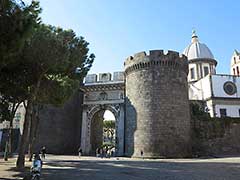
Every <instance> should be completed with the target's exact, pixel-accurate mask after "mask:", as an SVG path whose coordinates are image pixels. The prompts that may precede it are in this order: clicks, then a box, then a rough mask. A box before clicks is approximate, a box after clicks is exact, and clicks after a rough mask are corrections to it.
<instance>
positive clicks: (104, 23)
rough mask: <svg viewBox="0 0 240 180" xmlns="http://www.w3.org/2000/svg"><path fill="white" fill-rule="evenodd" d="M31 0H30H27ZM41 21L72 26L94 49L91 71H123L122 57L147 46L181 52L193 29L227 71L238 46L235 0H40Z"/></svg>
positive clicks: (238, 15) (239, 16)
mask: <svg viewBox="0 0 240 180" xmlns="http://www.w3.org/2000/svg"><path fill="white" fill-rule="evenodd" d="M26 1H29V0H26ZM40 5H41V7H42V8H43V12H42V14H41V17H42V21H43V22H44V23H47V24H52V25H55V26H60V27H63V28H65V29H73V30H74V31H75V32H76V33H77V35H79V36H83V37H85V39H86V40H87V41H88V42H89V43H90V46H89V47H90V51H91V52H93V53H94V54H95V55H96V59H95V62H94V64H93V67H92V69H91V71H90V73H99V72H114V71H123V63H124V60H125V58H126V57H128V56H130V55H133V54H134V53H137V52H139V51H148V50H151V49H164V50H168V49H170V50H175V51H179V52H182V51H183V50H184V48H185V47H186V46H187V45H188V44H189V43H190V41H191V31H192V29H193V28H194V29H195V30H196V31H197V34H198V36H199V39H200V42H203V43H205V44H206V45H207V46H208V47H209V48H210V49H211V51H212V53H213V55H214V56H215V59H217V61H218V66H217V73H224V74H228V73H229V68H230V58H231V56H232V54H233V51H234V49H240V31H239V20H240V12H239V7H240V1H237V0H235V1H234V0H228V1H227V0H222V1H217V0H211V1H209V0H201V1H197V0H195V1H194V0H172V1H170V0H61V1H59V0H40Z"/></svg>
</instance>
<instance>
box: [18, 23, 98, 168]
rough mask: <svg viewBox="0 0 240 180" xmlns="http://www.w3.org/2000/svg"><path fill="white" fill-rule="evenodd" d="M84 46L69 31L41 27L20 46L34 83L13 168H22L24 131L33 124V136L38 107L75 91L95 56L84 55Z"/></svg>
mask: <svg viewBox="0 0 240 180" xmlns="http://www.w3.org/2000/svg"><path fill="white" fill-rule="evenodd" d="M87 47H88V43H87V42H86V41H85V40H84V38H83V37H77V36H76V34H75V33H74V32H73V31H72V30H63V29H61V28H56V27H54V26H46V25H44V24H41V25H39V26H38V28H36V30H35V32H34V34H33V36H32V37H31V40H30V41H29V43H27V44H26V46H25V47H24V50H23V59H25V61H26V62H30V63H32V68H33V69H34V75H33V76H34V78H36V81H35V83H34V84H32V86H30V87H29V92H30V96H29V99H28V103H27V108H26V109H27V113H26V119H25V123H26V126H25V124H24V132H23V136H22V138H21V145H20V149H19V156H18V160H17V167H19V168H22V167H24V159H25V158H24V152H25V149H26V142H27V140H28V136H27V135H28V132H27V130H28V129H29V128H28V126H29V125H30V124H33V123H35V125H34V126H32V127H35V129H32V128H31V130H32V132H33V133H32V134H35V133H34V132H36V128H37V126H36V124H37V123H38V122H37V120H39V118H38V117H37V113H36V112H39V107H41V105H42V104H45V103H47V104H54V105H62V104H63V103H64V102H65V100H66V99H68V98H69V96H70V95H72V93H73V92H74V91H75V90H76V89H77V87H78V85H79V83H80V82H82V80H83V78H84V77H85V75H86V74H87V72H88V70H89V69H90V67H91V65H92V63H93V60H94V58H95V56H94V55H93V54H88V53H89V49H88V48H87ZM77 67H78V73H77V74H76V73H75V70H76V68H77ZM32 117H33V119H31V118H32ZM31 122H32V123H31ZM33 138H34V137H33ZM31 141H32V139H30V142H31ZM31 143H33V142H31ZM31 146H33V145H31Z"/></svg>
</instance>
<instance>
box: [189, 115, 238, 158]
mask: <svg viewBox="0 0 240 180" xmlns="http://www.w3.org/2000/svg"><path fill="white" fill-rule="evenodd" d="M192 142H193V148H192V152H193V156H221V155H240V119H239V118H238V119H236V118H206V117H198V118H196V117H195V118H192Z"/></svg>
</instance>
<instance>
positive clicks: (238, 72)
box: [237, 66, 239, 76]
mask: <svg viewBox="0 0 240 180" xmlns="http://www.w3.org/2000/svg"><path fill="white" fill-rule="evenodd" d="M237 75H238V76H239V68H238V66H237Z"/></svg>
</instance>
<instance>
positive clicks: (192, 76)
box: [190, 68, 195, 79]
mask: <svg viewBox="0 0 240 180" xmlns="http://www.w3.org/2000/svg"><path fill="white" fill-rule="evenodd" d="M190 72H191V79H195V72H194V68H191V69H190Z"/></svg>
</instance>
